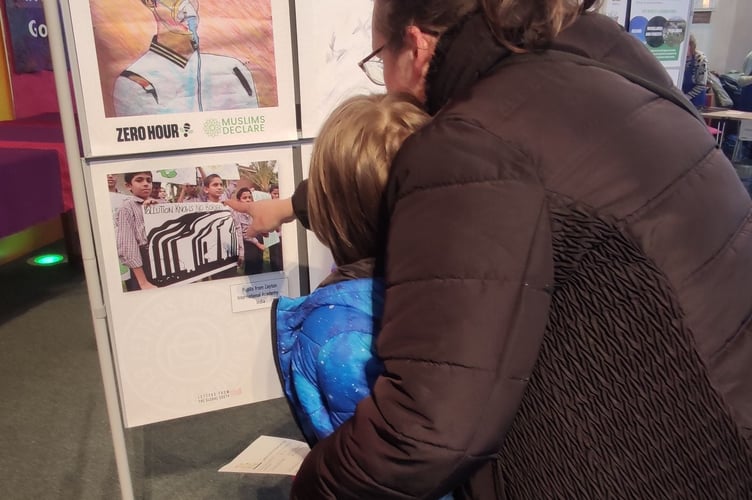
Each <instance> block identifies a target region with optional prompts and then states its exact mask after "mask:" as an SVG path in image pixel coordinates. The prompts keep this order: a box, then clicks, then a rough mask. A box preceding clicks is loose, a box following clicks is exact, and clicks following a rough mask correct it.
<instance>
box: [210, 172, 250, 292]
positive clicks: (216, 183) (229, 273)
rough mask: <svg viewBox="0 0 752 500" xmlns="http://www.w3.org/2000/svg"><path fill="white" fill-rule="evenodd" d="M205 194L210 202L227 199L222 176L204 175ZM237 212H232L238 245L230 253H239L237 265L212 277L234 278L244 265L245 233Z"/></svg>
mask: <svg viewBox="0 0 752 500" xmlns="http://www.w3.org/2000/svg"><path fill="white" fill-rule="evenodd" d="M204 195H205V196H206V201H207V202H210V203H223V204H224V202H225V201H226V199H227V195H226V189H225V185H224V182H222V177H220V176H219V175H217V174H210V175H207V176H206V177H204ZM237 215H238V214H237V213H236V212H234V211H233V212H232V218H233V225H234V230H235V240H236V246H235V248H234V249H231V250H232V251H231V252H230V253H234V254H235V255H237V257H238V260H237V267H231V268H228V269H225V270H224V271H220V272H218V273H216V274H213V275H212V276H211V279H224V278H233V277H235V276H237V275H238V268H240V269H242V268H243V267H244V250H243V233H242V232H241V230H240V221H239V220H238V218H237Z"/></svg>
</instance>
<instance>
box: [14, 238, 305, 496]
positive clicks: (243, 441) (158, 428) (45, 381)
mask: <svg viewBox="0 0 752 500" xmlns="http://www.w3.org/2000/svg"><path fill="white" fill-rule="evenodd" d="M52 248H53V249H57V250H61V249H62V248H63V247H62V244H60V243H59V244H57V245H54V246H53V247H52ZM25 260H26V257H24V258H22V259H19V260H18V261H14V262H11V263H9V264H6V265H4V266H0V499H3V500H17V499H18V500H26V499H61V500H62V499H64V500H88V499H92V500H99V499H108V500H109V499H117V498H120V488H119V484H118V479H117V472H116V468H115V459H114V454H113V448H112V439H111V436H110V428H109V423H108V420H107V413H106V408H105V402H104V390H103V386H102V380H101V372H100V368H99V361H98V355H97V350H96V343H95V340H94V332H93V327H92V322H91V315H90V311H89V305H88V298H87V296H86V287H85V282H84V278H83V275H82V273H81V271H80V270H79V269H78V268H77V267H76V266H73V265H64V266H60V267H57V268H33V267H30V266H28V265H27V264H26V262H25ZM262 434H267V435H273V436H280V437H289V438H293V439H302V438H301V436H300V433H299V431H298V429H297V427H296V426H295V424H294V422H293V420H292V417H291V416H290V413H289V410H288V408H287V405H286V403H285V402H284V400H281V399H277V400H273V401H268V402H263V403H257V404H253V405H246V406H242V407H237V408H231V409H228V410H222V411H217V412H212V413H205V414H202V415H196V416H192V417H186V418H182V419H176V420H172V421H168V422H161V423H157V424H152V425H148V426H144V427H140V428H135V429H129V430H126V444H127V448H128V455H129V465H130V469H131V476H132V483H133V489H134V492H135V495H136V498H139V499H145V500H147V499H148V500H163V499H164V500H168V499H169V500H181V499H185V500H193V499H236V498H237V499H250V500H253V499H259V500H277V499H286V498H288V495H289V491H290V478H288V477H284V476H276V475H247V474H229V473H219V472H217V470H218V469H219V468H220V467H221V466H223V465H224V464H226V463H227V462H229V461H230V460H232V459H233V458H234V457H235V456H236V455H237V454H238V453H240V452H241V451H242V450H243V449H244V448H245V447H246V446H248V444H250V442H251V441H253V440H254V439H256V438H257V437H258V436H259V435H262Z"/></svg>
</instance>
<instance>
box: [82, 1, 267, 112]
mask: <svg viewBox="0 0 752 500" xmlns="http://www.w3.org/2000/svg"><path fill="white" fill-rule="evenodd" d="M90 10H91V18H92V25H93V31H94V44H95V47H96V57H97V63H98V67H99V74H100V81H101V86H102V99H103V101H104V102H103V105H104V113H105V116H106V117H117V116H144V115H159V114H169V113H186V112H202V111H222V110H235V109H248V108H263V107H276V106H277V105H278V92H277V73H276V68H275V49H274V40H273V28H272V7H271V0H224V1H221V2H220V1H218V0H123V1H119V2H112V1H110V0H90Z"/></svg>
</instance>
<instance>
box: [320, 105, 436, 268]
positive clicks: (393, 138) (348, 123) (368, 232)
mask: <svg viewBox="0 0 752 500" xmlns="http://www.w3.org/2000/svg"><path fill="white" fill-rule="evenodd" d="M428 119H429V116H428V114H427V113H425V112H424V111H423V110H422V109H421V108H420V106H419V105H418V103H417V101H416V100H415V98H413V97H412V96H408V95H404V94H378V95H361V96H355V97H352V98H350V99H348V100H346V101H345V102H343V103H342V104H340V105H339V106H338V107H337V108H336V109H335V110H334V111H333V112H332V114H331V115H330V116H329V118H327V120H326V121H325V122H324V125H323V126H322V128H321V131H320V133H319V135H318V137H317V138H316V140H315V142H314V145H313V153H312V156H311V169H310V174H309V177H308V211H309V215H310V221H311V229H312V230H313V232H314V233H315V234H316V236H317V237H318V239H319V240H320V241H321V242H322V243H323V244H324V245H326V246H327V247H328V248H329V249H330V250H331V252H332V255H333V256H334V261H335V262H336V263H337V265H343V264H349V263H352V262H355V261H357V260H359V259H363V258H366V257H374V256H376V255H377V252H378V245H379V244H380V241H379V239H380V238H381V235H380V234H379V231H380V228H381V227H382V221H380V216H381V210H382V206H381V204H382V197H383V194H384V188H385V186H386V182H387V178H388V175H389V169H390V167H391V163H392V160H393V159H394V156H395V155H396V154H397V151H398V150H399V148H400V146H401V145H402V143H403V142H404V140H405V139H406V138H407V137H408V136H409V135H410V134H412V133H413V132H415V131H416V130H418V129H419V128H420V127H422V126H423V125H424V124H425V123H426V122H427V121H428Z"/></svg>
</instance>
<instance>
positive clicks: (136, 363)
mask: <svg viewBox="0 0 752 500" xmlns="http://www.w3.org/2000/svg"><path fill="white" fill-rule="evenodd" d="M259 164H263V165H265V166H266V167H271V168H272V169H273V170H275V171H276V175H277V179H276V180H278V182H279V189H280V196H282V197H288V196H291V195H292V193H293V191H294V188H295V185H294V179H293V157H292V148H291V147H284V148H255V149H249V150H246V151H241V150H235V151H226V152H216V151H210V152H204V153H195V154H184V155H170V156H159V157H150V158H145V157H144V158H137V159H133V158H130V159H117V160H102V161H88V162H87V161H84V170H85V171H86V173H87V174H86V175H87V184H88V186H87V190H88V193H89V199H90V212H91V217H92V220H93V228H94V236H95V241H96V248H97V258H98V263H99V272H100V276H101V278H102V286H103V288H104V299H105V304H106V307H107V310H108V329H109V332H110V341H111V345H112V351H113V358H114V360H115V366H116V372H117V377H118V381H119V391H120V397H121V406H122V412H123V418H124V422H125V425H126V427H133V426H139V425H145V424H149V423H153V422H158V421H162V420H167V419H173V418H178V417H183V416H187V415H193V414H198V413H204V412H207V411H212V410H218V409H222V408H228V407H232V406H237V405H243V404H247V403H253V402H257V401H263V400H267V399H271V398H277V397H281V396H282V391H281V387H280V383H279V380H278V376H277V373H276V368H275V365H274V358H273V355H272V348H271V337H270V332H271V318H270V311H271V310H270V306H271V302H272V300H273V298H274V296H276V295H277V294H284V295H292V296H298V295H299V294H300V283H299V269H298V261H299V260H298V254H297V248H298V244H297V231H296V227H295V225H294V224H286V225H284V226H283V227H282V235H281V239H282V242H283V244H282V245H283V246H282V250H283V270H282V271H279V272H264V273H262V274H256V275H251V276H244V275H241V274H239V273H237V272H236V273H235V274H234V275H233V276H231V277H227V278H221V279H216V276H211V275H212V273H211V272H209V273H207V274H204V275H202V276H199V277H197V278H196V279H185V280H183V281H181V282H179V283H176V284H169V285H165V286H162V287H159V288H156V289H148V290H137V291H127V292H126V291H124V290H125V288H124V285H123V281H122V277H121V266H120V262H119V258H118V250H117V243H116V241H117V240H116V233H117V231H116V228H115V224H114V222H113V207H114V204H115V203H122V195H119V196H115V195H112V194H111V193H109V192H108V190H107V175H108V174H114V175H116V176H117V177H119V178H120V179H121V181H120V183H119V184H120V185H122V174H124V173H126V172H139V171H153V172H157V171H160V172H161V173H165V172H167V173H168V175H169V172H170V171H171V170H178V171H179V170H184V169H192V170H195V169H196V168H197V167H202V166H215V167H217V168H219V167H223V168H224V169H225V170H227V169H228V167H232V166H233V165H234V166H240V168H241V170H242V169H243V168H247V166H248V165H259ZM230 170H232V168H230ZM235 170H236V171H237V168H236V169H235ZM228 184H229V185H230V186H234V185H235V182H228ZM239 187H240V186H238V189H239ZM173 192H174V191H173ZM207 205H209V204H207V203H203V202H197V203H185V202H183V203H177V202H176V201H172V202H165V203H161V204H156V205H151V207H156V208H157V209H158V210H153V212H156V213H157V214H156V215H155V214H153V213H150V214H148V215H145V225H146V227H147V228H148V227H149V222H148V219H149V217H152V216H157V215H158V216H161V217H164V213H169V212H170V211H171V210H172V211H174V212H175V213H176V214H185V213H189V214H191V213H193V212H194V210H193V209H194V208H195V207H198V208H197V210H199V211H200V210H205V209H206V206H207ZM210 208H211V207H210ZM144 212H146V210H145V209H144ZM152 241H153V240H152V239H151V238H150V239H149V245H151V242H152ZM181 263H182V261H181ZM230 268H231V269H232V268H233V267H232V266H230ZM222 269H224V268H222ZM222 269H220V268H217V272H220V271H221V270H222ZM207 276H209V277H208V279H207Z"/></svg>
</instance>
